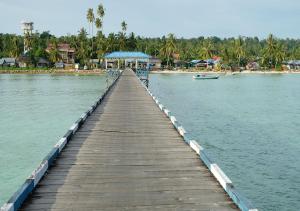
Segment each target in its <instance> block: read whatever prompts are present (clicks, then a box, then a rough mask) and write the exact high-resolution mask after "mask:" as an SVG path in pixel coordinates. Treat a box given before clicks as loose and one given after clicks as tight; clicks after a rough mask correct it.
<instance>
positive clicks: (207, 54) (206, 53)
mask: <svg viewBox="0 0 300 211" xmlns="http://www.w3.org/2000/svg"><path fill="white" fill-rule="evenodd" d="M199 56H200V59H210V58H212V56H213V46H212V43H211V41H210V40H205V41H204V43H203V46H202V47H201V48H200V50H199Z"/></svg>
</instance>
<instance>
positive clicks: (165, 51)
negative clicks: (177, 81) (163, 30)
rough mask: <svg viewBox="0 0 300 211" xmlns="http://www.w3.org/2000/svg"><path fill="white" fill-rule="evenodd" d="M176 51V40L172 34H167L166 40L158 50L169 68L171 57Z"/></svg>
mask: <svg viewBox="0 0 300 211" xmlns="http://www.w3.org/2000/svg"><path fill="white" fill-rule="evenodd" d="M176 51H177V46H176V38H175V35H174V34H169V35H168V37H167V39H166V40H164V41H163V45H162V47H161V49H160V52H161V55H162V56H163V57H164V58H166V60H167V66H169V63H170V60H171V57H172V55H173V54H174V53H175V52H176Z"/></svg>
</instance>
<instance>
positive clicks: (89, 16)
mask: <svg viewBox="0 0 300 211" xmlns="http://www.w3.org/2000/svg"><path fill="white" fill-rule="evenodd" d="M86 19H87V21H88V22H89V30H91V28H92V36H93V23H94V22H95V15H94V10H93V9H92V8H89V9H88V11H87V15H86ZM90 32H91V31H90Z"/></svg>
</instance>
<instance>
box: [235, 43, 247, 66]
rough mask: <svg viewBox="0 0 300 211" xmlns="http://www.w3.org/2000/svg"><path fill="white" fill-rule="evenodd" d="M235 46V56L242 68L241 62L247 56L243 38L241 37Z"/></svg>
mask: <svg viewBox="0 0 300 211" xmlns="http://www.w3.org/2000/svg"><path fill="white" fill-rule="evenodd" d="M234 46H235V56H236V59H237V61H238V65H239V67H240V66H241V60H242V58H243V57H245V55H246V52H245V47H244V40H243V38H242V37H239V38H238V39H236V40H235V42H234Z"/></svg>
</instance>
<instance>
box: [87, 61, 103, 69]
mask: <svg viewBox="0 0 300 211" xmlns="http://www.w3.org/2000/svg"><path fill="white" fill-rule="evenodd" d="M89 64H90V67H91V68H92V69H94V68H99V67H100V59H90V61H89Z"/></svg>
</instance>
